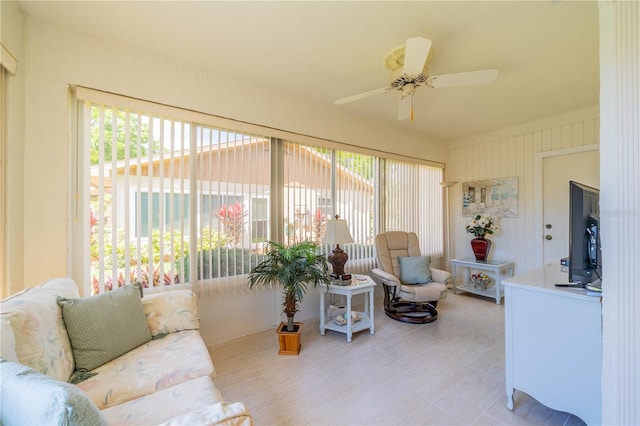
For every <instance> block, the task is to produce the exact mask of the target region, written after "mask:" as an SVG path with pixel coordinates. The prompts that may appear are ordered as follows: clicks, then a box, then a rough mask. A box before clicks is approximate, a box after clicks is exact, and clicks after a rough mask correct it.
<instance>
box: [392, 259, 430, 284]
mask: <svg viewBox="0 0 640 426" xmlns="http://www.w3.org/2000/svg"><path fill="white" fill-rule="evenodd" d="M398 264H399V265H400V282H402V284H409V285H410V284H426V283H429V282H431V281H433V279H432V278H431V268H430V266H431V257H429V256H407V257H404V256H398Z"/></svg>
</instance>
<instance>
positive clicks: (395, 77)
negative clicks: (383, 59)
mask: <svg viewBox="0 0 640 426" xmlns="http://www.w3.org/2000/svg"><path fill="white" fill-rule="evenodd" d="M428 72H429V71H428V70H427V67H426V66H425V67H424V69H423V70H422V73H421V74H418V75H417V76H412V75H407V74H404V72H403V69H402V68H399V69H397V70H395V71H394V72H393V73H391V87H392V88H393V89H394V90H399V91H403V88H404V87H405V86H407V85H409V84H410V85H412V86H413V88H414V90H415V88H416V87H419V86H421V85H423V84H425V83H426V82H427V75H428Z"/></svg>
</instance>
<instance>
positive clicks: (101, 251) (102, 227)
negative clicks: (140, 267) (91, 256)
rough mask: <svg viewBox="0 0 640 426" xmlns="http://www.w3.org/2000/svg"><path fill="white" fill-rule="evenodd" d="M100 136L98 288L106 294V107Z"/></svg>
mask: <svg viewBox="0 0 640 426" xmlns="http://www.w3.org/2000/svg"><path fill="white" fill-rule="evenodd" d="M98 114H99V118H98V123H99V129H100V130H99V136H98V165H99V169H98V212H97V213H98V223H99V224H100V225H99V228H98V271H99V272H98V274H99V275H98V286H97V287H98V288H97V291H96V292H97V293H103V292H104V284H105V282H104V281H105V275H104V267H105V265H104V238H105V237H104V230H105V227H106V221H105V215H104V167H103V165H104V137H105V136H104V105H100V107H99V112H98Z"/></svg>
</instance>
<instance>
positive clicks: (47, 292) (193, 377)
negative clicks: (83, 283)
mask: <svg viewBox="0 0 640 426" xmlns="http://www.w3.org/2000/svg"><path fill="white" fill-rule="evenodd" d="M127 287H129V286H127ZM136 288H137V287H136ZM136 292H140V290H136ZM114 294H115V293H114ZM92 297H93V298H95V297H97V296H92ZM137 298H138V302H137V303H138V304H141V305H142V311H143V312H144V314H143V315H144V319H146V325H147V326H148V330H149V333H148V334H149V335H150V336H149V340H148V341H146V342H145V343H143V344H141V345H139V346H137V347H135V348H133V349H131V350H128V352H126V353H124V354H122V355H120V356H117V357H116V358H115V359H112V360H110V361H107V362H105V363H103V364H102V365H100V366H98V367H97V368H94V369H91V370H86V369H78V368H77V367H78V362H79V358H78V357H79V355H80V354H79V353H78V352H76V349H77V348H78V347H81V346H82V344H83V343H84V342H82V341H79V338H78V336H77V335H76V334H74V333H75V332H72V328H68V327H67V325H71V322H70V321H71V317H70V316H69V317H67V315H66V314H67V311H65V309H66V308H65V305H64V302H60V301H61V300H62V301H69V300H70V301H79V302H80V303H83V301H86V300H88V298H79V294H78V288H77V285H76V283H75V282H74V281H73V280H71V279H68V278H59V279H53V280H49V281H46V282H44V283H43V284H41V285H39V286H35V287H31V288H29V289H26V290H24V291H22V292H20V293H17V294H15V295H13V296H11V297H9V298H7V299H4V300H2V301H1V302H0V321H1V323H2V340H1V341H0V342H1V344H2V345H1V346H2V348H1V353H0V355H1V356H2V360H1V361H2V362H0V368H1V373H2V377H1V380H2V386H1V389H0V390H1V392H2V395H1V399H0V401H1V404H2V406H1V409H2V410H1V414H0V416H1V418H0V424H3V425H10V424H20V423H22V424H29V423H31V424H33V423H40V422H43V424H44V423H47V424H118V425H128V424H137V425H156V424H167V425H170V424H176V425H186V424H197V425H206V424H212V425H213V424H224V425H251V424H252V419H251V416H250V414H249V413H248V411H247V410H246V408H245V407H244V405H243V404H242V403H239V402H236V403H228V402H225V401H223V399H222V396H221V394H220V392H219V390H218V389H217V388H216V385H215V384H214V382H213V380H212V377H213V376H214V368H213V364H212V362H211V358H210V356H209V353H208V351H207V348H206V346H205V344H204V341H203V340H202V337H201V336H200V333H199V331H198V328H199V325H200V324H199V321H200V319H199V310H198V303H197V298H196V296H195V295H194V294H193V293H192V292H191V291H190V290H173V291H166V292H160V293H154V294H149V295H145V296H144V297H142V298H141V299H140V295H138V296H137ZM134 299H135V298H134ZM132 300H133V299H132ZM133 303H136V302H135V300H133ZM63 314H64V315H63ZM117 320H118V318H115V317H114V324H117ZM74 321H75V320H74ZM93 321H94V319H93V318H90V317H87V318H83V319H81V320H80V324H81V325H82V324H83V323H84V324H89V325H92V324H93V325H95V324H94V322H93ZM126 321H130V320H128V319H127V320H126ZM143 321H144V320H143ZM103 322H104V321H103ZM129 328H133V326H132V327H129V324H128V323H125V326H124V327H122V326H120V328H119V329H116V330H113V333H115V335H116V336H117V337H120V336H122V338H123V339H124V338H125V336H126V335H127V333H129V332H130V330H129ZM87 340H90V339H87ZM145 340H147V339H145ZM72 343H73V344H72ZM98 343H100V342H98ZM74 354H76V355H78V356H77V357H76V358H78V360H76V359H74ZM60 395H63V397H60Z"/></svg>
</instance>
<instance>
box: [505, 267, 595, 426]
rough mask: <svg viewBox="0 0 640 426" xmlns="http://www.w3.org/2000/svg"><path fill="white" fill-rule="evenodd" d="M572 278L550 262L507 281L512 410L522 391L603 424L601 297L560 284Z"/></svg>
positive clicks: (507, 364)
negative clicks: (518, 391) (563, 286)
mask: <svg viewBox="0 0 640 426" xmlns="http://www.w3.org/2000/svg"><path fill="white" fill-rule="evenodd" d="M567 280H568V277H567V273H564V272H561V270H560V265H559V264H550V265H547V266H545V267H543V268H540V269H536V270H533V271H530V272H528V273H526V274H523V275H519V276H516V277H513V278H510V279H507V280H505V281H503V286H504V291H505V349H506V354H505V355H506V358H505V367H506V391H507V408H509V410H513V409H514V401H513V393H514V391H515V390H516V389H518V390H520V391H522V392H526V393H527V394H529V395H531V396H532V397H534V398H535V399H537V400H538V401H540V402H541V403H542V404H544V405H546V406H548V407H550V408H553V409H554V410H559V411H565V412H568V413H571V414H574V415H576V416H578V417H580V418H581V419H582V420H583V421H584V422H585V423H587V424H589V425H591V424H594V425H596V424H601V422H602V420H601V419H602V398H601V383H600V380H601V373H602V321H601V301H600V297H598V296H597V295H595V296H594V295H590V293H588V292H587V290H585V289H581V288H558V287H555V284H556V283H558V284H564V283H567V282H568V281H567ZM515 408H516V409H517V407H515Z"/></svg>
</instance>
